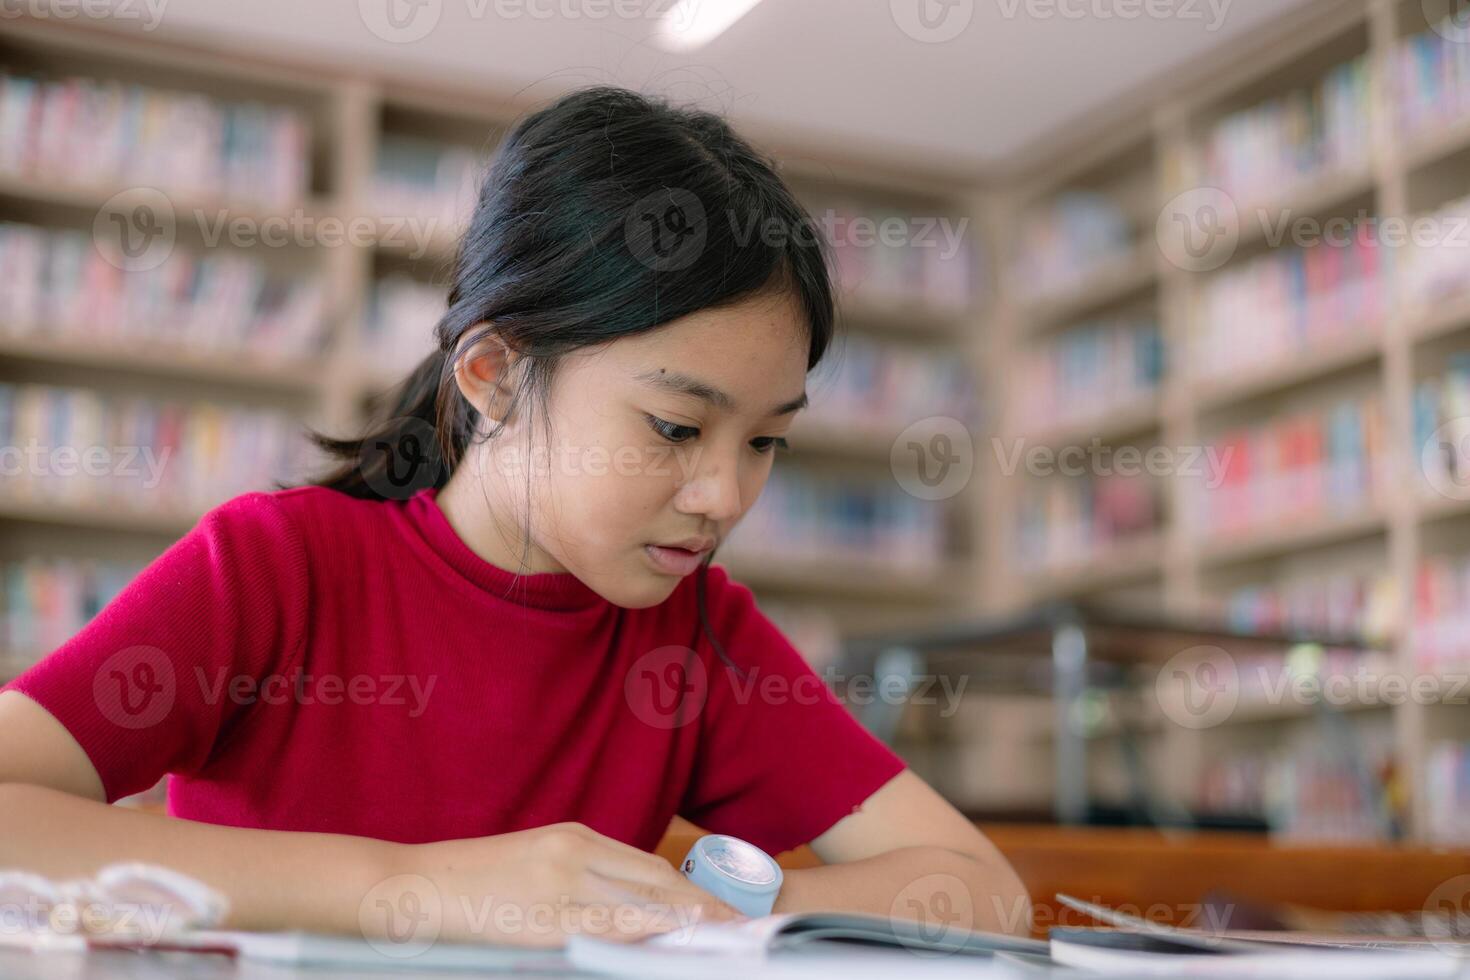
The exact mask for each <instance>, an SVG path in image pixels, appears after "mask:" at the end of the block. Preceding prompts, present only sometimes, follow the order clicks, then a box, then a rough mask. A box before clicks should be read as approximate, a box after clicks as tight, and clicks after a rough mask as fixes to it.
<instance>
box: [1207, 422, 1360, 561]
mask: <svg viewBox="0 0 1470 980" xmlns="http://www.w3.org/2000/svg"><path fill="white" fill-rule="evenodd" d="M1383 439H1384V436H1383V416H1382V406H1381V402H1380V400H1379V398H1378V397H1377V396H1376V395H1374V396H1368V397H1365V398H1362V399H1357V400H1353V399H1348V400H1343V401H1340V402H1338V403H1336V404H1334V405H1333V406H1331V407H1330V408H1326V409H1319V410H1311V411H1300V412H1296V413H1294V414H1289V415H1284V416H1281V417H1279V418H1275V419H1273V420H1272V421H1270V422H1268V423H1266V424H1264V425H1260V426H1258V427H1256V428H1252V429H1243V430H1237V431H1235V432H1231V433H1228V434H1226V435H1225V436H1223V437H1222V438H1220V439H1218V440H1216V442H1215V443H1214V444H1213V445H1212V446H1211V447H1209V453H1208V455H1209V456H1210V457H1211V458H1213V459H1215V460H1217V461H1218V469H1219V472H1218V473H1210V474H1202V476H1201V478H1200V479H1198V480H1195V481H1193V482H1194V484H1195V486H1196V488H1197V493H1196V500H1197V501H1198V509H1197V515H1196V519H1197V521H1198V522H1199V523H1198V525H1197V526H1198V527H1199V528H1200V529H1201V534H1202V535H1203V536H1204V537H1205V538H1207V539H1221V538H1225V537H1227V536H1230V535H1233V534H1236V533H1238V532H1242V531H1244V532H1258V531H1266V530H1271V529H1275V528H1279V527H1282V526H1284V525H1286V524H1289V523H1292V522H1296V521H1303V520H1312V519H1318V518H1324V517H1331V516H1341V515H1356V514H1359V513H1362V512H1363V511H1365V510H1368V509H1369V508H1371V507H1372V506H1373V505H1374V503H1375V502H1376V500H1377V497H1378V493H1379V490H1380V488H1381V486H1382V479H1383V477H1382V466H1383V460H1384V453H1383Z"/></svg>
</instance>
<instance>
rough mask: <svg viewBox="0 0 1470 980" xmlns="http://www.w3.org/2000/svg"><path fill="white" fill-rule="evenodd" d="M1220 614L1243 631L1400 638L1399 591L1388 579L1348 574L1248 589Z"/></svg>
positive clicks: (1230, 600)
mask: <svg viewBox="0 0 1470 980" xmlns="http://www.w3.org/2000/svg"><path fill="white" fill-rule="evenodd" d="M1221 612H1222V613H1223V617H1224V619H1225V621H1226V622H1227V623H1228V624H1229V625H1230V626H1231V627H1232V628H1233V629H1237V630H1241V631H1243V632H1255V633H1277V634H1281V633H1296V634H1305V635H1309V636H1337V637H1364V638H1368V639H1375V640H1388V639H1391V638H1392V637H1394V636H1395V635H1397V633H1398V618H1399V617H1398V589H1397V588H1396V585H1395V582H1394V580H1393V578H1392V576H1389V575H1384V574H1368V573H1362V572H1343V573H1341V574H1336V575H1328V576H1323V577H1321V578H1312V579H1305V580H1300V581H1293V582H1281V583H1264V584H1254V585H1248V586H1244V587H1242V588H1239V589H1236V590H1234V591H1233V592H1231V593H1230V594H1229V595H1228V596H1227V597H1226V598H1225V600H1224V602H1223V604H1222V608H1221Z"/></svg>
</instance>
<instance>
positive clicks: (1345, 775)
mask: <svg viewBox="0 0 1470 980" xmlns="http://www.w3.org/2000/svg"><path fill="white" fill-rule="evenodd" d="M1242 700H1244V699H1243V698H1242ZM1312 724H1315V723H1312ZM1353 734H1354V737H1355V738H1356V739H1358V740H1361V741H1364V742H1367V743H1370V744H1367V745H1361V746H1352V747H1344V746H1342V745H1336V746H1329V745H1325V744H1307V745H1299V744H1297V745H1293V744H1291V743H1292V741H1293V740H1292V739H1290V738H1287V737H1281V738H1278V739H1276V742H1277V744H1276V745H1275V747H1272V748H1270V749H1268V750H1266V751H1265V752H1261V751H1241V750H1234V751H1232V750H1230V749H1227V748H1223V747H1222V748H1221V749H1220V750H1217V751H1212V752H1210V753H1208V755H1207V758H1206V759H1205V760H1204V761H1203V763H1202V764H1201V766H1200V769H1199V771H1198V773H1197V774H1196V775H1195V786H1196V788H1195V791H1194V797H1193V800H1192V801H1191V802H1192V808H1193V810H1194V811H1195V812H1197V813H1230V814H1234V815H1237V816H1244V815H1249V816H1252V817H1256V818H1260V819H1263V820H1264V821H1265V823H1266V825H1267V827H1268V828H1269V833H1270V835H1271V837H1272V838H1273V839H1275V840H1279V841H1283V842H1287V841H1300V842H1304V841H1313V842H1337V843H1364V842H1371V841H1388V840H1391V839H1393V836H1394V833H1395V827H1396V826H1397V825H1398V815H1396V814H1394V813H1392V812H1390V811H1388V810H1387V809H1385V808H1386V806H1387V802H1388V799H1389V786H1390V784H1391V783H1392V781H1393V780H1394V779H1395V778H1396V776H1395V774H1394V767H1395V763H1394V758H1393V746H1392V739H1391V738H1390V737H1386V735H1385V733H1383V732H1382V731H1381V730H1374V729H1373V727H1372V726H1369V725H1362V724H1358V725H1355V726H1354V729H1353ZM1319 737H1320V736H1319ZM1297 741H1300V740H1297Z"/></svg>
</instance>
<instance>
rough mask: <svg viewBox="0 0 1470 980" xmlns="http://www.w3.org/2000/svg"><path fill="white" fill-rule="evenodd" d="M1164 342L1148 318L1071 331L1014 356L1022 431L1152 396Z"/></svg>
mask: <svg viewBox="0 0 1470 980" xmlns="http://www.w3.org/2000/svg"><path fill="white" fill-rule="evenodd" d="M1163 379H1164V342H1163V337H1162V336H1161V335H1160V331H1159V325H1158V321H1157V320H1154V319H1152V318H1113V319H1107V320H1098V321H1093V322H1089V323H1084V324H1081V325H1079V326H1077V327H1072V328H1069V329H1068V330H1066V331H1065V332H1064V333H1061V334H1059V335H1057V336H1056V338H1055V339H1052V340H1048V341H1046V342H1044V343H1041V344H1039V345H1037V346H1035V347H1032V348H1030V349H1028V350H1027V351H1026V352H1025V353H1024V354H1022V356H1021V358H1020V366H1019V370H1018V374H1017V384H1016V389H1015V390H1016V396H1017V399H1018V402H1019V408H1018V412H1019V418H1020V423H1021V425H1022V426H1023V427H1024V428H1025V429H1026V430H1028V431H1029V430H1032V429H1047V428H1051V427H1054V426H1063V425H1073V424H1077V423H1079V422H1085V421H1088V420H1094V419H1098V418H1101V417H1102V416H1105V415H1107V414H1108V413H1109V412H1113V411H1117V410H1119V409H1123V408H1128V407H1131V406H1135V405H1138V404H1140V403H1142V402H1144V401H1146V400H1149V399H1152V398H1154V397H1155V396H1157V394H1158V391H1159V386H1160V385H1161V384H1162V383H1163Z"/></svg>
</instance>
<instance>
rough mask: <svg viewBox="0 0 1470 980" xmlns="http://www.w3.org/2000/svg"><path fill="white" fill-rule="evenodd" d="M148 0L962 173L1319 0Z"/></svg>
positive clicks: (274, 38) (498, 85)
mask: <svg viewBox="0 0 1470 980" xmlns="http://www.w3.org/2000/svg"><path fill="white" fill-rule="evenodd" d="M119 2H123V0H119ZM132 2H133V4H134V6H135V8H136V9H137V10H139V11H140V12H141V11H143V10H146V9H158V10H161V12H162V16H161V18H159V20H158V23H157V26H156V30H155V32H154V33H155V34H156V36H163V37H167V36H171V35H172V36H179V37H187V38H194V39H205V40H208V41H211V42H212V43H219V42H221V41H224V42H226V43H228V44H230V45H232V46H236V45H238V46H241V48H242V49H243V50H258V51H260V52H261V53H265V54H271V53H276V52H285V51H288V50H289V51H290V52H291V53H293V54H297V55H299V54H302V53H317V54H320V55H322V56H324V57H325V58H326V59H327V60H330V61H331V62H333V63H337V64H341V63H347V64H355V65H362V66H366V67H367V68H369V69H372V70H378V69H380V70H383V71H386V72H389V73H393V74H404V73H411V74H419V73H422V74H423V75H424V77H425V78H426V79H434V80H438V79H443V78H446V77H447V78H451V79H453V80H454V81H455V82H456V83H457V84H464V83H465V82H474V81H477V80H481V81H484V82H485V83H486V84H487V85H489V86H491V87H492V88H494V89H495V90H499V91H505V90H511V91H521V90H523V89H524V92H522V94H523V95H524V96H526V97H529V98H531V99H533V100H540V99H543V98H550V97H553V96H555V95H556V94H558V93H559V92H561V91H563V90H565V89H567V88H571V87H574V86H577V85H584V84H591V83H611V84H619V85H625V86H628V87H631V88H636V89H639V90H642V91H651V92H661V93H668V94H671V95H673V96H675V97H677V98H679V99H681V100H685V101H697V102H699V103H701V104H703V105H705V106H706V107H708V108H715V109H718V110H720V111H722V112H725V113H727V114H728V115H729V116H730V118H731V119H732V120H733V121H734V122H735V123H736V124H737V125H739V124H740V123H741V122H748V123H752V124H754V125H756V126H758V127H761V128H763V129H764V130H766V131H770V132H786V133H791V134H799V135H803V136H807V137H810V138H811V139H812V140H814V141H816V142H818V143H821V144H836V145H839V146H851V147H852V148H853V149H854V150H855V151H856V152H857V153H858V154H860V155H862V156H864V157H868V158H873V159H883V158H888V159H900V158H903V157H906V156H911V155H912V154H918V155H920V156H921V157H922V158H923V159H924V160H925V161H926V162H927V163H929V164H930V165H932V166H933V167H935V168H936V169H941V170H946V171H952V170H969V169H972V168H973V169H976V170H978V169H979V168H981V167H983V166H985V165H986V164H993V163H995V162H997V161H999V160H1003V159H1004V158H1006V157H1008V156H1011V155H1013V154H1015V153H1017V152H1019V151H1023V150H1024V149H1025V148H1026V147H1027V146H1028V145H1030V144H1032V143H1033V142H1034V141H1036V140H1037V139H1039V138H1041V137H1045V136H1048V135H1053V134H1054V133H1055V132H1056V131H1057V130H1058V129H1059V128H1061V127H1065V126H1067V125H1069V124H1073V123H1076V122H1079V121H1082V120H1085V119H1086V118H1087V117H1088V116H1089V114H1092V113H1095V112H1097V111H1099V110H1102V109H1105V108H1106V107H1107V104H1108V102H1109V100H1111V99H1115V98H1117V97H1118V96H1119V95H1121V94H1122V93H1125V92H1129V91H1131V90H1136V89H1137V88H1139V87H1140V86H1142V85H1145V84H1146V83H1147V82H1148V80H1149V79H1151V78H1154V77H1157V76H1158V75H1159V74H1160V73H1163V72H1166V71H1168V70H1169V69H1171V68H1175V67H1178V66H1180V65H1183V64H1186V63H1188V62H1189V61H1190V60H1192V59H1195V58H1198V57H1199V56H1200V55H1202V54H1204V53H1205V52H1207V51H1209V50H1211V49H1212V48H1214V47H1216V46H1218V45H1220V44H1222V43H1224V42H1226V41H1228V40H1229V39H1231V38H1232V37H1234V36H1236V35H1239V34H1241V33H1242V32H1246V31H1250V30H1252V29H1253V28H1257V27H1259V26H1261V25H1263V24H1265V23H1266V22H1268V21H1270V19H1271V18H1273V17H1277V16H1280V15H1282V14H1284V13H1286V12H1288V11H1289V10H1290V9H1291V8H1293V7H1297V6H1300V5H1301V3H1303V2H1305V0H764V2H763V3H761V4H760V5H759V6H757V7H756V8H755V9H754V10H753V11H752V12H751V13H749V14H747V15H746V16H745V17H744V18H743V19H741V20H740V21H738V22H737V23H736V24H735V25H734V26H733V27H731V28H730V29H729V30H728V31H727V32H726V33H724V34H722V35H721V36H719V37H718V38H716V39H715V40H714V41H713V42H711V43H710V44H709V45H707V46H705V47H703V48H701V49H699V50H697V51H694V52H689V53H671V52H668V51H665V50H663V49H662V48H660V47H659V46H657V45H656V44H654V43H652V38H651V35H652V34H653V32H654V31H655V29H656V28H655V23H656V22H655V21H654V20H653V19H651V18H647V17H640V16H633V17H629V16H616V12H618V11H629V10H634V9H646V8H648V7H650V6H657V7H658V8H659V9H662V8H664V7H667V6H668V4H669V3H670V0H132ZM704 2H711V0H704ZM159 4H162V6H158V5H159ZM388 4H395V5H397V6H396V7H395V10H396V11H397V13H398V14H399V15H400V19H399V20H398V21H397V24H399V25H402V26H400V27H398V28H395V27H394V26H393V24H392V23H390V22H389V21H388V19H387V17H386V10H387V8H388ZM919 4H928V5H929V6H928V9H929V10H930V12H931V13H943V12H944V11H946V10H947V11H948V16H949V17H950V18H951V19H949V20H940V21H939V22H938V23H939V24H940V25H941V27H940V28H939V29H940V30H944V29H945V28H946V27H948V28H950V29H952V27H953V26H958V25H960V24H962V23H965V18H966V17H968V23H967V24H965V26H964V27H963V29H962V30H960V31H959V33H958V35H957V36H955V37H953V38H952V39H950V40H947V41H943V42H930V41H924V40H919V39H916V38H915V37H914V36H911V33H909V32H906V31H905V30H904V28H903V26H901V24H905V23H906V24H910V25H912V24H914V23H917V22H916V21H915V20H914V9H915V8H916V7H917V6H918V5H919ZM946 4H948V6H947V7H946V6H945V5H946ZM150 5H152V6H150ZM415 5H416V6H415ZM560 11H567V12H569V14H568V13H560ZM1150 11H1152V12H1154V13H1155V14H1159V13H1163V14H1167V16H1157V15H1155V16H1150V13H1149V12H1150ZM533 14H539V15H540V16H536V15H533ZM548 14H549V16H547V15H548ZM1079 15H1080V16H1079ZM931 22H932V21H931ZM375 26H376V28H377V30H376V33H375V31H374V27H375ZM425 29H427V33H424V35H423V36H422V37H417V38H415V37H414V35H416V34H418V33H422V32H424V31H425ZM912 33H915V34H918V33H922V31H921V30H920V29H918V28H914V29H913V31H912ZM383 35H387V36H388V37H389V38H390V39H385V37H384V36H383Z"/></svg>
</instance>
